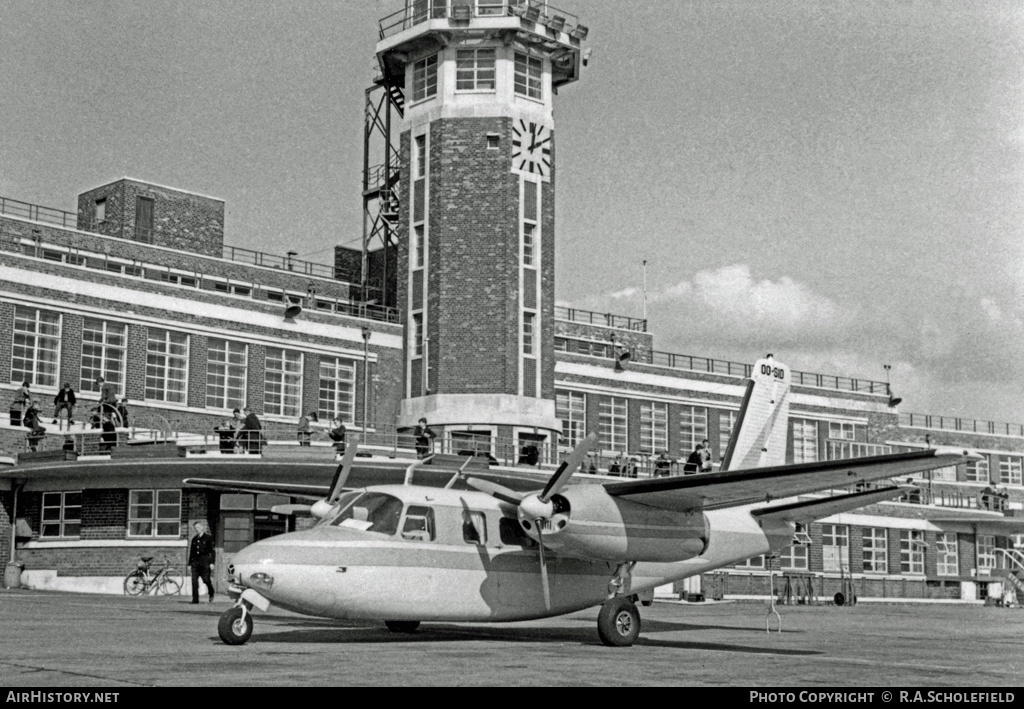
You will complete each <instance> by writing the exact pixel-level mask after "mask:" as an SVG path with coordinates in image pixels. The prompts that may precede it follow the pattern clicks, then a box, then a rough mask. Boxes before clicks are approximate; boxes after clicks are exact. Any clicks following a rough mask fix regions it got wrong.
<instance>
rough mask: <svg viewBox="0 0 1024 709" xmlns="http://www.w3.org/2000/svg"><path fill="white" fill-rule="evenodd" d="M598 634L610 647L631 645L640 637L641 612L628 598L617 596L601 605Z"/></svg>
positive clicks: (598, 617) (598, 615)
mask: <svg viewBox="0 0 1024 709" xmlns="http://www.w3.org/2000/svg"><path fill="white" fill-rule="evenodd" d="M597 634H598V635H599V636H600V638H601V642H603V643H604V644H605V645H608V646H610V647H629V646H630V645H632V644H633V643H635V642H636V639H637V638H638V637H640V612H639V611H638V610H637V609H636V605H635V604H634V603H633V601H631V600H630V599H628V598H622V597H616V598H613V599H611V600H609V601H605V604H604V605H603V606H601V612H600V613H598V614H597Z"/></svg>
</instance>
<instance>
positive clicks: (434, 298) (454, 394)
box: [363, 0, 589, 448]
mask: <svg viewBox="0 0 1024 709" xmlns="http://www.w3.org/2000/svg"><path fill="white" fill-rule="evenodd" d="M396 8H397V9H396V10H395V12H392V13H391V14H389V15H387V16H386V17H384V18H383V19H381V21H380V24H379V40H378V42H377V46H376V56H377V61H378V65H379V70H380V74H379V76H378V78H377V80H376V82H375V85H374V87H373V88H372V89H371V90H370V91H368V92H367V96H368V103H367V107H368V110H367V134H366V135H367V142H366V146H367V147H366V155H367V157H366V160H365V161H364V167H365V172H364V191H363V194H364V204H365V205H366V222H365V223H366V226H365V228H364V237H365V238H364V254H365V253H368V252H370V250H371V249H372V247H373V246H374V245H375V242H379V243H380V245H382V246H384V247H385V248H384V249H383V251H384V253H385V254H388V253H391V254H393V257H392V258H390V267H389V270H388V275H389V276H390V277H391V278H392V279H393V284H394V285H393V293H394V296H393V302H394V304H395V305H396V306H397V307H398V308H400V309H402V310H403V311H404V312H405V333H404V346H405V368H404V372H403V382H402V387H403V399H402V403H401V411H400V414H399V421H398V423H399V425H400V426H412V425H415V423H416V422H417V421H418V420H419V418H421V417H425V418H427V419H428V421H429V422H430V425H431V426H433V427H436V428H437V429H438V430H439V431H440V432H442V435H444V436H445V438H446V439H448V440H451V441H455V442H457V441H460V440H467V442H468V441H472V442H473V447H477V448H488V447H489V446H490V445H493V443H494V442H495V441H496V439H504V440H508V439H513V440H520V441H544V440H550V441H554V440H555V439H556V438H557V435H558V432H559V431H560V430H561V423H560V421H559V419H558V418H557V417H556V416H555V401H554V399H555V394H554V349H553V341H554V233H555V223H554V222H555V215H554V201H555V200H554V189H555V180H554V177H555V173H556V168H555V130H554V128H555V127H554V120H553V111H552V106H553V97H554V95H555V93H556V91H557V89H558V88H559V87H562V86H565V85H566V84H570V83H572V82H575V81H576V80H578V79H579V77H580V71H581V67H582V66H583V57H584V55H583V49H582V44H583V41H584V40H585V39H586V37H587V35H588V33H589V30H588V28H587V27H586V26H584V25H582V24H581V23H580V21H579V18H577V17H576V16H575V15H573V14H571V13H568V12H563V11H561V10H559V9H557V8H555V7H553V6H551V5H548V4H547V3H544V2H536V0H531V1H527V0H407V1H406V2H404V3H399V4H397V5H396ZM371 96H374V97H376V98H372V99H371V98H370V97H371ZM396 119H397V120H396ZM393 121H394V122H396V123H399V124H400V128H399V129H398V131H397V134H398V135H397V136H396V137H397V140H395V139H393V137H392V122H393ZM374 132H376V133H377V134H379V135H380V136H381V137H383V140H382V141H377V142H378V144H382V145H378V147H377V148H376V150H375V149H374V146H373V145H371V143H372V141H371V137H372V136H373V134H374ZM371 164H373V165H380V166H381V167H371ZM380 260H381V259H378V261H380ZM383 260H384V261H385V262H388V261H389V259H388V258H387V257H385V259H383ZM367 261H368V259H367V257H365V256H364V264H365V263H366V262H367ZM366 273H367V270H366V269H364V274H366ZM364 277H365V275H364ZM374 285H375V284H374ZM385 290H387V285H386V284H385ZM385 302H389V301H385ZM456 447H458V444H457V443H456Z"/></svg>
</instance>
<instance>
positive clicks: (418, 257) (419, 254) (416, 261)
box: [412, 224, 426, 268]
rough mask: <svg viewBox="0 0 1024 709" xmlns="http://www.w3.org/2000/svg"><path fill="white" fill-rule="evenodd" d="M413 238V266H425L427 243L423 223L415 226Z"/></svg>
mask: <svg viewBox="0 0 1024 709" xmlns="http://www.w3.org/2000/svg"><path fill="white" fill-rule="evenodd" d="M412 238H413V241H412V250H413V268H423V264H424V262H425V260H426V244H425V243H424V240H423V225H422V224H420V225H418V226H415V227H413V229H412Z"/></svg>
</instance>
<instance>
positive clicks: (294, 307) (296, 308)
mask: <svg viewBox="0 0 1024 709" xmlns="http://www.w3.org/2000/svg"><path fill="white" fill-rule="evenodd" d="M301 312H302V304H301V303H296V302H292V303H291V304H289V305H288V306H287V307H285V309H284V319H285V320H291V319H292V318H295V317H298V316H299V314H300V313H301Z"/></svg>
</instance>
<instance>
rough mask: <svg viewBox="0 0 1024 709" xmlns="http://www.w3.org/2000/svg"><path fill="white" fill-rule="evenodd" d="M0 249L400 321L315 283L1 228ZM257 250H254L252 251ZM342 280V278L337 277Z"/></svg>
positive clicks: (369, 293)
mask: <svg viewBox="0 0 1024 709" xmlns="http://www.w3.org/2000/svg"><path fill="white" fill-rule="evenodd" d="M0 250H4V251H11V252H15V253H20V254H22V255H24V256H29V257H32V258H38V259H43V260H45V261H55V262H62V263H67V264H70V265H73V266H82V267H85V268H90V269H94V270H98V271H103V272H106V273H117V274H121V275H127V276H133V277H137V278H146V279H149V280H153V281H160V282H163V283H168V284H171V285H178V286H182V287H185V288H191V289H198V290H203V291H207V292H210V293H218V292H219V293H233V294H235V295H241V296H245V297H249V298H252V299H254V300H267V301H270V302H276V303H282V304H285V303H298V304H300V305H302V306H303V307H305V308H311V309H313V310H315V311H317V312H326V313H336V314H338V315H350V316H353V317H360V318H367V319H371V320H380V321H383V322H393V323H398V322H401V314H400V312H399V311H398V310H397V309H395V308H389V307H387V306H384V305H377V304H375V303H369V302H366V301H364V300H351V299H350V300H344V299H340V298H330V297H326V296H318V295H316V289H315V287H314V288H312V289H311V290H307V292H306V295H304V296H303V295H299V294H297V293H293V292H291V291H284V290H282V289H279V288H269V287H266V286H263V285H262V284H259V283H256V282H255V281H251V282H250V281H245V282H242V281H239V280H237V279H228V278H225V277H223V276H211V275H208V274H204V273H202V272H200V271H195V270H185V269H180V268H173V269H172V268H170V267H169V266H161V265H156V264H149V263H144V262H141V261H137V260H134V259H133V260H131V261H130V262H127V259H116V258H111V257H110V256H109V255H108V254H105V253H99V252H93V251H84V250H82V249H76V248H71V247H65V246H59V247H58V246H49V245H44V244H43V242H42V239H41V238H40V237H39V236H38V235H33V236H31V237H28V236H23V235H20V234H14V233H11V232H6V231H3V230H2V229H0ZM251 253H257V252H251ZM337 283H341V284H344V283H345V282H344V281H337ZM348 285H349V287H350V288H351V289H354V290H356V291H358V292H360V293H363V294H364V295H366V296H372V295H374V294H376V293H378V292H379V289H374V288H367V289H365V290H361V289H359V288H358V287H356V286H353V285H351V284H348Z"/></svg>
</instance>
